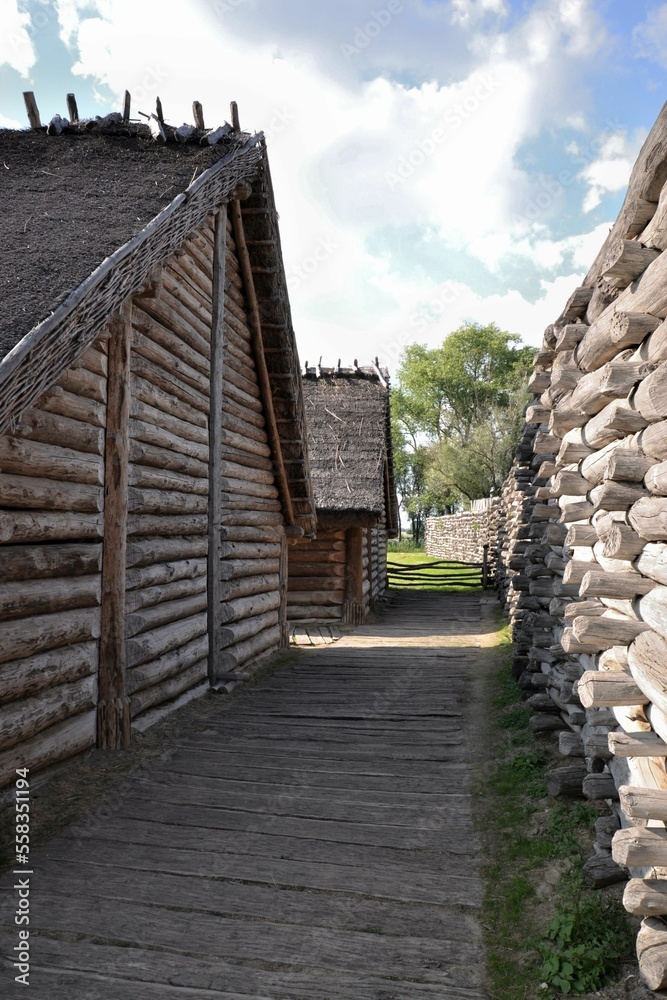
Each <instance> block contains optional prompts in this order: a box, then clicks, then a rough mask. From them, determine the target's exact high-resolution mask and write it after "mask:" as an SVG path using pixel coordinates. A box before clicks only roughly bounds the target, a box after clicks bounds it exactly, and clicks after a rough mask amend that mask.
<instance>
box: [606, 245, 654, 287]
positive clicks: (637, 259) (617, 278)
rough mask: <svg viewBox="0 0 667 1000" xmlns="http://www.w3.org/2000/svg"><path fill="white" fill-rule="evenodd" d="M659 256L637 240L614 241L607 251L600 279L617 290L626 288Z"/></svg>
mask: <svg viewBox="0 0 667 1000" xmlns="http://www.w3.org/2000/svg"><path fill="white" fill-rule="evenodd" d="M659 254H660V250H656V249H652V248H649V247H645V246H643V245H642V244H641V243H640V242H639V241H638V240H625V239H618V240H615V241H614V242H613V243H612V244H611V245H610V247H609V249H608V251H607V257H606V259H605V262H604V264H603V266H602V277H603V278H604V279H605V281H608V282H610V284H612V285H615V286H616V287H617V288H627V287H628V285H631V284H632V282H633V281H636V279H637V278H638V277H639V276H640V275H641V274H643V273H644V271H645V270H646V268H647V267H648V266H649V264H652V263H653V261H654V260H655V259H656V257H658V256H659Z"/></svg>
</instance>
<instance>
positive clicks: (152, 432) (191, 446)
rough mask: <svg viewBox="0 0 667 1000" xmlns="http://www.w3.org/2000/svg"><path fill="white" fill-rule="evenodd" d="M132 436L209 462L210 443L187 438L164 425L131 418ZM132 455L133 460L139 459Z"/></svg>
mask: <svg viewBox="0 0 667 1000" xmlns="http://www.w3.org/2000/svg"><path fill="white" fill-rule="evenodd" d="M130 437H131V438H132V439H133V440H134V441H141V442H143V443H144V444H150V445H153V446H154V447H157V448H163V449H165V450H167V451H176V452H178V453H179V454H181V455H186V456H187V457H188V458H195V459H197V460H198V461H199V462H203V463H206V462H208V445H205V444H198V443H197V442H196V441H190V440H186V439H185V438H183V437H180V436H178V435H176V434H173V433H172V432H171V431H168V430H165V429H164V428H163V427H159V426H157V425H155V424H149V423H146V421H145V420H137V419H135V418H133V419H131V420H130ZM131 457H132V460H133V461H137V459H136V458H135V457H134V455H131Z"/></svg>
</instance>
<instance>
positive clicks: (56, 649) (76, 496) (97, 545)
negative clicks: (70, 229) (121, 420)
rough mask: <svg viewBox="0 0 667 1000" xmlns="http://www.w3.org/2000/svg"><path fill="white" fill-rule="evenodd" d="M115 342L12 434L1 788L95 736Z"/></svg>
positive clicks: (3, 472) (1, 551)
mask: <svg viewBox="0 0 667 1000" xmlns="http://www.w3.org/2000/svg"><path fill="white" fill-rule="evenodd" d="M107 370H108V367H107V346H106V340H105V338H100V339H99V340H98V341H97V342H96V343H95V344H94V345H93V346H92V347H90V348H89V349H88V350H87V351H86V352H85V354H84V355H83V356H82V357H81V358H80V360H79V364H78V366H77V367H76V368H73V369H70V370H69V371H67V372H66V373H65V374H64V375H63V376H62V377H61V378H60V379H59V380H58V382H57V384H56V385H55V386H54V387H53V388H51V389H50V390H49V391H48V392H47V393H44V394H43V395H42V396H41V397H40V398H39V399H38V400H37V402H36V404H35V405H34V406H33V407H32V408H31V409H29V410H26V411H25V412H24V413H23V414H22V415H21V417H20V419H19V421H18V422H17V424H16V426H15V429H14V433H13V434H10V435H7V436H4V437H1V438H0V705H1V706H2V707H1V708H0V734H1V735H0V786H1V785H4V784H7V783H8V782H9V781H10V780H12V778H13V777H14V771H15V768H16V767H19V766H22V765H23V766H26V767H30V768H34V769H36V768H39V767H43V766H45V765H46V764H50V763H53V762H55V761H58V760H61V759H63V758H64V757H67V756H70V755H72V754H75V753H78V752H80V751H82V750H86V749H88V748H89V747H92V746H94V744H95V736H96V703H97V676H96V674H97V666H98V655H99V637H100V606H101V587H102V577H101V569H102V534H103V508H104V427H105V423H106V399H107Z"/></svg>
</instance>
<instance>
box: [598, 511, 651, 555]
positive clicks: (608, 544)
mask: <svg viewBox="0 0 667 1000" xmlns="http://www.w3.org/2000/svg"><path fill="white" fill-rule="evenodd" d="M645 545H646V542H645V540H644V539H643V538H642V537H641V536H640V535H638V534H637V532H636V531H635V530H634V528H631V527H630V525H629V524H623V522H621V521H617V522H616V523H615V524H614V525H613V526H612V527H611V528H609V530H608V531H606V532H605V535H604V542H603V546H604V548H603V553H604V556H605V558H607V559H623V560H626V561H627V560H633V559H635V558H636V556H638V555H639V553H640V552H642V551H643V549H644V546H645Z"/></svg>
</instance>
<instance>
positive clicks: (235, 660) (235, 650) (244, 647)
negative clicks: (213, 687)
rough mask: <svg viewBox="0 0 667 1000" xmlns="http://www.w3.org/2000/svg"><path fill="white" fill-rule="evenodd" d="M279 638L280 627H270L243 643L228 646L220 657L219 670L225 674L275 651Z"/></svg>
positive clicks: (278, 644)
mask: <svg viewBox="0 0 667 1000" xmlns="http://www.w3.org/2000/svg"><path fill="white" fill-rule="evenodd" d="M280 638H281V633H280V625H272V626H271V627H269V628H267V629H264V631H263V632H259V633H258V634H257V635H254V636H252V638H250V639H246V640H245V641H244V642H239V643H237V644H236V645H234V646H228V647H227V648H226V649H225V650H224V652H223V653H221V656H220V667H221V670H223V671H225V672H226V671H228V670H234V669H236V668H237V667H241V666H243V664H244V663H248V662H249V661H250V660H254V659H256V658H257V657H258V656H261V655H263V654H266V653H269V652H271V651H273V650H274V649H277V648H278V647H279V646H280Z"/></svg>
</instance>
